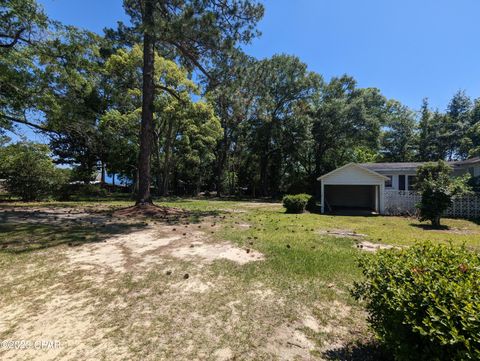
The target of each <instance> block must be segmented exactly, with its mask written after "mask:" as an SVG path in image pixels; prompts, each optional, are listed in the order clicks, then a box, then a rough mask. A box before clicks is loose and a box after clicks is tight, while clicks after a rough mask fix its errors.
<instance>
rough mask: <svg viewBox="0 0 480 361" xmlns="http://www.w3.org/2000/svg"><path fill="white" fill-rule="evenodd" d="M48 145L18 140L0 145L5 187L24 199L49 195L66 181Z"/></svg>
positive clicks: (0, 161) (2, 176)
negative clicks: (3, 145) (6, 144)
mask: <svg viewBox="0 0 480 361" xmlns="http://www.w3.org/2000/svg"><path fill="white" fill-rule="evenodd" d="M49 152H50V151H49V149H48V146H46V145H44V144H35V143H28V142H20V143H17V144H12V145H9V146H6V147H3V148H1V149H0V178H5V186H6V189H7V191H8V192H9V193H10V194H12V195H14V196H18V197H20V198H21V199H22V200H25V201H32V200H38V199H42V198H46V197H48V196H50V195H53V194H55V193H57V192H58V191H59V189H60V188H61V187H62V185H63V184H64V183H65V182H66V181H67V175H66V173H65V172H64V171H63V170H61V169H57V168H56V167H55V165H54V164H53V162H52V159H51V158H50V156H49Z"/></svg>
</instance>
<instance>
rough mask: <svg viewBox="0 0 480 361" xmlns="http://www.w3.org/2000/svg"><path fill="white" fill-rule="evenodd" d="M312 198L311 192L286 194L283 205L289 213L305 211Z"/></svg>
mask: <svg viewBox="0 0 480 361" xmlns="http://www.w3.org/2000/svg"><path fill="white" fill-rule="evenodd" d="M310 198H311V196H310V195H309V194H295V195H286V196H285V197H283V206H284V207H285V208H286V210H287V213H303V212H305V207H306V206H307V203H308V201H309V199H310Z"/></svg>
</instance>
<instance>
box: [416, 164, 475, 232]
mask: <svg viewBox="0 0 480 361" xmlns="http://www.w3.org/2000/svg"><path fill="white" fill-rule="evenodd" d="M452 171H453V170H452V167H450V166H449V165H448V164H447V163H446V162H445V161H443V160H440V161H438V162H437V163H433V162H431V163H425V164H424V165H422V166H420V167H418V169H417V182H416V185H415V188H416V189H417V190H418V191H419V192H420V193H421V194H422V200H421V202H420V203H419V204H418V205H417V208H418V209H419V210H420V220H421V221H430V222H432V225H433V226H434V227H440V217H441V216H442V214H443V213H444V212H445V211H446V210H447V209H448V207H450V206H451V205H452V200H453V197H455V196H459V195H462V194H465V193H468V192H469V191H470V187H469V186H468V180H469V178H470V175H469V174H467V175H465V176H463V177H454V178H452V177H451V173H452Z"/></svg>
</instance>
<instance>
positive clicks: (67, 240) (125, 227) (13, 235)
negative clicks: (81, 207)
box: [0, 222, 146, 253]
mask: <svg viewBox="0 0 480 361" xmlns="http://www.w3.org/2000/svg"><path fill="white" fill-rule="evenodd" d="M144 227H146V224H145V223H144V222H139V223H129V224H125V223H110V224H108V225H107V224H89V225H85V224H81V225H76V224H70V223H67V222H65V224H38V223H36V224H35V223H10V224H0V235H1V236H0V252H8V253H25V252H30V251H35V250H39V249H45V248H51V247H56V246H60V245H63V244H67V245H69V246H72V247H74V246H81V245H83V244H87V243H95V242H102V241H104V240H105V239H107V238H110V237H113V236H115V235H120V234H128V233H130V232H134V231H138V230H141V229H142V228H144Z"/></svg>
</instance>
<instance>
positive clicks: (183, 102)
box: [155, 85, 185, 104]
mask: <svg viewBox="0 0 480 361" xmlns="http://www.w3.org/2000/svg"><path fill="white" fill-rule="evenodd" d="M155 88H157V89H160V90H164V91H166V92H167V93H168V94H170V95H171V96H172V97H174V98H175V99H177V100H178V101H179V102H180V103H182V104H185V100H183V99H182V98H181V97H180V95H178V93H177V92H176V91H175V90H173V89H170V88H168V87H166V86H163V85H156V86H155Z"/></svg>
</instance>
